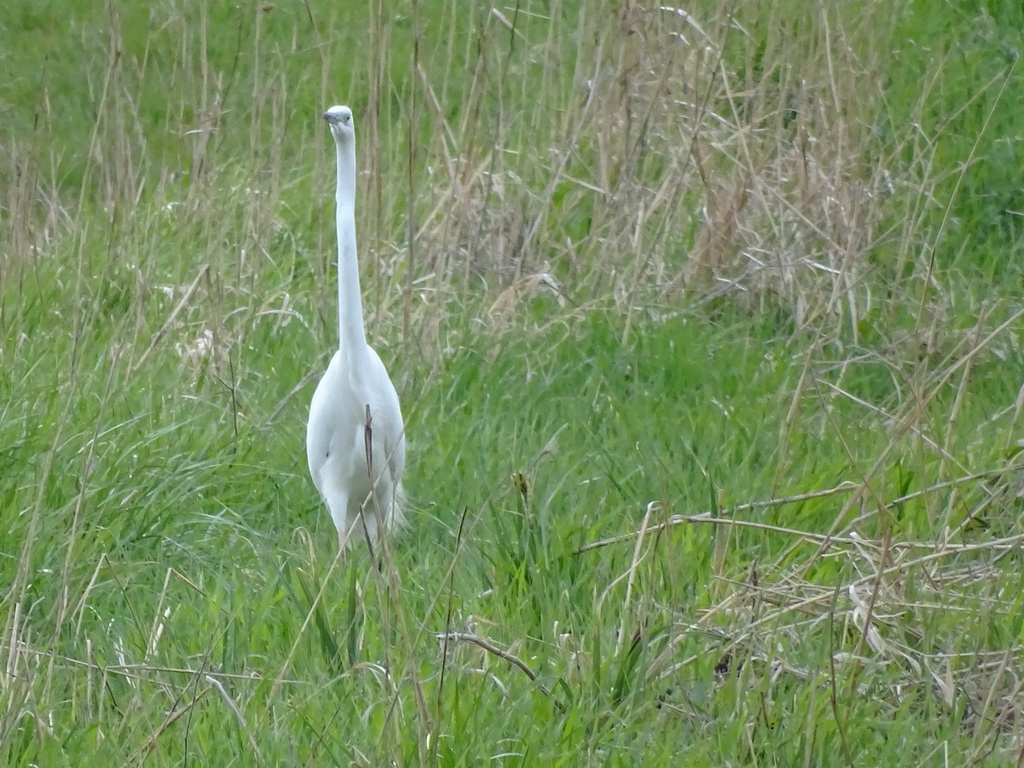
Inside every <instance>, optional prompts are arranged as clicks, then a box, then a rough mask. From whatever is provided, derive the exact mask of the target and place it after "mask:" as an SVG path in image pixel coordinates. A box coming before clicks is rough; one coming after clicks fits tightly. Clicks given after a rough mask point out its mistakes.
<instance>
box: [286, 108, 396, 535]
mask: <svg viewBox="0 0 1024 768" xmlns="http://www.w3.org/2000/svg"><path fill="white" fill-rule="evenodd" d="M324 119H325V120H326V121H327V124H328V125H329V126H330V129H331V135H332V136H333V137H334V143H335V145H336V146H337V151H338V191H337V204H338V210H337V217H338V329H339V332H340V337H341V338H340V344H339V347H338V351H337V352H335V353H334V356H333V357H332V358H331V363H330V365H329V366H328V367H327V372H326V373H325V374H324V377H323V378H322V379H321V380H320V383H319V384H318V385H317V388H316V392H314V393H313V402H312V403H311V404H310V407H309V423H308V424H307V427H306V458H307V460H308V461H309V474H310V475H311V476H312V477H313V484H314V485H316V489H317V490H318V491H319V492H320V496H321V497H322V498H323V500H324V502H325V503H326V504H327V509H328V510H329V511H330V513H331V519H333V520H334V525H335V527H336V528H337V529H338V539H339V542H340V544H341V548H342V550H344V548H345V545H346V544H347V543H348V542H349V541H350V540H351V538H350V537H351V536H352V535H355V536H357V537H358V538H362V531H363V526H364V524H365V531H366V534H367V535H368V536H369V538H370V541H371V542H374V541H376V539H377V537H378V536H379V534H380V532H381V530H382V529H386V528H390V527H392V526H394V525H395V524H397V523H399V522H401V516H402V514H401V508H400V500H401V493H402V491H401V480H402V469H403V468H404V466H405V427H404V425H403V423H402V410H401V407H400V405H399V402H398V394H397V393H396V392H395V387H394V385H393V384H392V383H391V378H390V377H389V376H388V372H387V370H386V369H385V368H384V363H382V362H381V359H380V357H379V356H378V355H377V353H376V352H374V351H373V349H371V348H370V346H369V345H368V344H367V343H366V330H365V328H364V327H363V302H362V298H361V297H360V293H359V264H358V261H357V258H356V222H355V196H356V138H355V131H354V128H353V123H352V110H351V109H349V108H348V107H341V106H338V107H331V108H330V109H329V110H327V111H326V112H325V113H324ZM368 416H369V418H368ZM367 457H369V462H368V461H367ZM360 514H362V518H363V520H362V521H360Z"/></svg>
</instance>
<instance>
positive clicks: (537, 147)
mask: <svg viewBox="0 0 1024 768" xmlns="http://www.w3.org/2000/svg"><path fill="white" fill-rule="evenodd" d="M743 13H746V14H747V15H748V16H750V18H747V19H744V18H742V14H743ZM757 16H758V11H756V10H752V9H740V10H738V11H737V14H736V15H732V14H730V13H729V12H728V11H726V10H719V11H717V12H716V13H714V14H711V15H709V16H708V17H707V18H698V17H697V16H696V15H695V14H691V13H688V12H684V11H683V10H681V9H676V8H668V7H666V8H651V9H642V8H640V7H638V6H634V5H627V6H624V7H623V8H622V9H620V11H619V12H618V16H617V17H615V18H614V19H609V17H608V16H607V15H606V14H605V15H596V14H589V13H588V12H587V11H586V9H583V10H581V11H580V15H579V18H578V19H576V20H575V21H576V22H577V23H578V26H577V27H576V29H575V30H574V32H573V34H575V36H576V39H577V40H578V43H579V45H578V48H577V51H576V55H577V58H576V61H575V62H574V65H573V67H572V78H571V82H568V83H567V85H570V86H571V87H570V88H569V89H568V90H565V89H563V90H560V91H548V90H541V91H539V92H537V93H535V94H533V98H534V99H535V100H536V102H537V107H538V109H537V113H538V114H540V115H547V116H549V118H550V119H548V120H540V121H537V120H534V121H533V122H516V121H515V120H514V119H512V118H506V119H504V120H503V119H502V116H500V115H499V117H498V119H496V120H487V119H481V120H479V121H476V122H472V123H467V124H464V125H462V126H461V127H458V126H456V127H455V129H452V128H451V127H450V126H445V128H446V130H440V131H437V132H436V135H437V136H439V137H440V138H439V139H438V142H437V143H438V144H440V145H442V146H443V147H444V148H445V149H446V152H445V153H444V155H445V158H444V161H443V162H441V161H440V160H439V162H438V167H439V168H442V167H443V168H446V169H448V170H447V172H444V173H441V172H438V173H435V174H434V175H433V176H432V179H431V182H432V184H431V187H432V190H433V193H434V195H435V196H436V199H437V202H436V205H434V206H433V207H432V208H431V209H430V210H429V211H428V212H427V214H426V216H425V217H424V219H423V221H422V222H421V228H420V230H419V233H420V238H419V243H418V247H419V248H421V249H422V251H423V252H424V253H425V254H426V256H425V259H424V261H423V262H422V263H423V264H426V265H428V268H429V269H430V270H431V271H433V272H437V273H439V274H446V275H448V276H449V277H450V278H454V279H457V280H460V281H461V282H462V283H463V285H469V284H471V282H472V281H473V280H474V279H478V278H482V279H484V280H485V281H486V282H488V283H493V284H496V286H497V287H499V289H500V287H503V286H508V285H511V284H513V283H514V282H515V281H516V280H518V279H519V278H521V277H523V276H524V275H538V274H549V275H552V276H553V279H554V280H556V281H558V282H559V283H560V284H561V285H562V286H563V288H564V291H565V292H566V294H567V295H569V296H576V297H580V298H591V297H593V296H594V295H606V296H612V297H614V298H615V299H616V301H617V302H618V303H619V304H620V305H624V306H630V305H632V304H634V303H635V302H636V301H637V299H638V297H639V296H640V295H643V296H645V297H654V296H657V295H661V296H662V298H663V300H666V301H670V302H673V303H675V302H678V301H679V293H680V290H681V289H685V290H686V291H687V292H688V293H691V294H694V295H696V296H698V297H701V296H712V295H721V294H730V295H732V296H733V297H735V299H736V300H738V301H740V302H741V303H742V304H744V305H745V306H749V307H750V308H752V309H754V308H761V307H764V306H765V305H772V306H784V307H786V308H787V309H788V310H789V311H791V313H792V314H793V316H794V317H795V318H796V320H797V322H798V324H799V325H805V324H808V323H811V322H813V321H815V320H816V319H820V318H822V317H823V316H828V315H833V316H839V315H841V314H843V313H844V312H845V313H847V315H848V317H849V318H852V319H853V321H855V320H856V318H857V316H858V314H859V313H860V312H862V311H863V310H864V308H865V307H866V305H867V302H868V300H869V299H868V288H867V287H866V285H865V279H866V277H867V275H868V273H869V272H870V264H869V262H868V255H869V253H870V250H871V247H872V245H873V244H874V243H875V242H876V239H877V237H878V232H877V226H878V223H879V221H880V220H881V218H882V216H883V212H884V206H885V200H886V196H885V185H884V183H882V182H881V181H880V174H882V173H883V169H880V168H879V165H878V161H877V160H876V157H877V152H876V151H875V150H874V149H873V145H872V137H871V130H870V128H871V126H870V121H871V119H872V114H873V113H874V111H875V110H876V109H877V107H878V104H877V100H878V97H879V89H878V87H877V80H878V77H879V73H878V72H877V71H876V68H877V62H876V60H875V50H874V48H873V47H872V44H868V43H865V41H864V34H865V33H864V30H866V29H869V28H870V19H861V20H858V21H857V22H856V23H853V22H851V20H849V19H843V18H842V17H841V16H840V15H839V14H838V13H834V12H833V11H831V10H829V9H825V8H821V9H817V13H816V14H813V15H812V17H811V18H810V19H809V20H805V21H804V22H802V23H803V24H804V26H805V27H807V29H802V30H801V38H800V39H801V45H800V46H792V47H787V41H786V35H787V33H786V30H785V25H784V24H783V22H782V21H781V20H780V19H774V18H769V19H767V20H765V19H759V18H757ZM506 22H507V20H506ZM551 24H552V25H553V26H557V22H556V21H554V20H552V21H551ZM502 29H503V26H502V23H501V21H499V20H498V19H497V18H496V17H494V16H492V17H490V18H489V19H488V20H487V21H486V22H484V23H483V24H482V26H481V28H480V29H478V30H477V34H478V35H479V36H480V39H481V40H485V39H486V40H488V41H491V40H492V39H493V38H494V37H495V36H496V35H497V32H498V31H499V30H502ZM516 43H517V45H516V46H510V47H509V48H503V47H500V46H496V45H490V46H488V45H481V46H480V47H479V48H478V55H479V59H478V61H477V62H476V64H475V68H473V72H474V78H473V80H472V81H471V82H470V84H469V85H468V86H467V87H468V90H469V92H470V94H471V95H475V94H477V93H478V91H480V90H482V89H486V88H487V87H489V86H491V83H489V82H488V80H487V78H488V75H489V73H490V72H491V71H492V70H495V69H497V70H503V71H505V72H511V75H509V77H508V78H507V79H502V80H500V81H499V86H498V87H499V89H500V88H505V89H507V91H508V93H504V92H499V93H498V94H497V98H498V99H499V101H503V100H506V99H508V98H510V96H511V95H512V94H513V93H514V92H515V89H516V87H517V81H516V80H515V73H516V72H518V71H519V70H520V69H522V68H524V67H526V66H528V63H529V62H535V61H538V60H539V61H541V62H543V61H544V56H545V55H546V51H547V48H546V41H544V40H541V41H539V42H536V43H532V44H531V41H530V40H529V39H527V40H526V41H525V42H523V41H520V40H519V39H516ZM750 50H761V55H760V56H755V55H754V54H752V53H749V51H750ZM744 51H748V52H747V53H744ZM524 62H525V63H524ZM563 68H565V67H564V63H563ZM492 87H493V86H492ZM470 103H473V101H472V99H471V102H470ZM460 129H461V132H460ZM445 137H447V138H445ZM449 147H450V148H451V149H452V151H450V152H449V151H447V150H448V148H449ZM432 149H433V150H434V152H433V153H434V154H438V153H437V150H436V148H432ZM645 300H647V299H645Z"/></svg>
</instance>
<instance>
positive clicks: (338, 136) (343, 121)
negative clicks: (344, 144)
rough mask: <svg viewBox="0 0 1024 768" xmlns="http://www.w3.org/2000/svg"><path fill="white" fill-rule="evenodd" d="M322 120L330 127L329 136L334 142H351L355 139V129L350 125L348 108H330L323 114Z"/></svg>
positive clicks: (349, 110) (350, 111)
mask: <svg viewBox="0 0 1024 768" xmlns="http://www.w3.org/2000/svg"><path fill="white" fill-rule="evenodd" d="M324 120H326V121H327V124H328V125H329V126H331V134H332V135H333V136H334V140H335V141H337V142H341V141H352V140H353V139H354V138H355V135H356V134H355V128H354V127H353V125H352V110H351V109H349V108H348V107H342V106H337V107H331V108H330V109H328V110H327V111H326V112H324Z"/></svg>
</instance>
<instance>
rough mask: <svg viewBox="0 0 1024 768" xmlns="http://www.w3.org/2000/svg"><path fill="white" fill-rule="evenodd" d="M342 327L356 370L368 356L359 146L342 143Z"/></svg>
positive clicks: (344, 352)
mask: <svg viewBox="0 0 1024 768" xmlns="http://www.w3.org/2000/svg"><path fill="white" fill-rule="evenodd" d="M337 201H338V213H337V216H338V330H339V331H340V334H341V346H340V348H341V353H342V355H344V356H345V357H346V358H347V359H348V361H349V363H350V365H352V366H353V369H355V370H363V367H362V366H360V365H359V363H361V362H362V361H363V359H364V358H365V357H366V330H365V328H364V327H363V300H362V297H361V296H360V293H359V260H358V258H357V257H356V211H355V208H356V145H355V141H347V142H344V143H342V142H338V193H337Z"/></svg>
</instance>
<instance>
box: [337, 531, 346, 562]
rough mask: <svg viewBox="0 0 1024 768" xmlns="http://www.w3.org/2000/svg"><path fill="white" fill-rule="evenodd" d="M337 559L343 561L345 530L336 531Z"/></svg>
mask: <svg viewBox="0 0 1024 768" xmlns="http://www.w3.org/2000/svg"><path fill="white" fill-rule="evenodd" d="M338 559H339V560H344V559H345V529H344V528H339V529H338Z"/></svg>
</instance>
